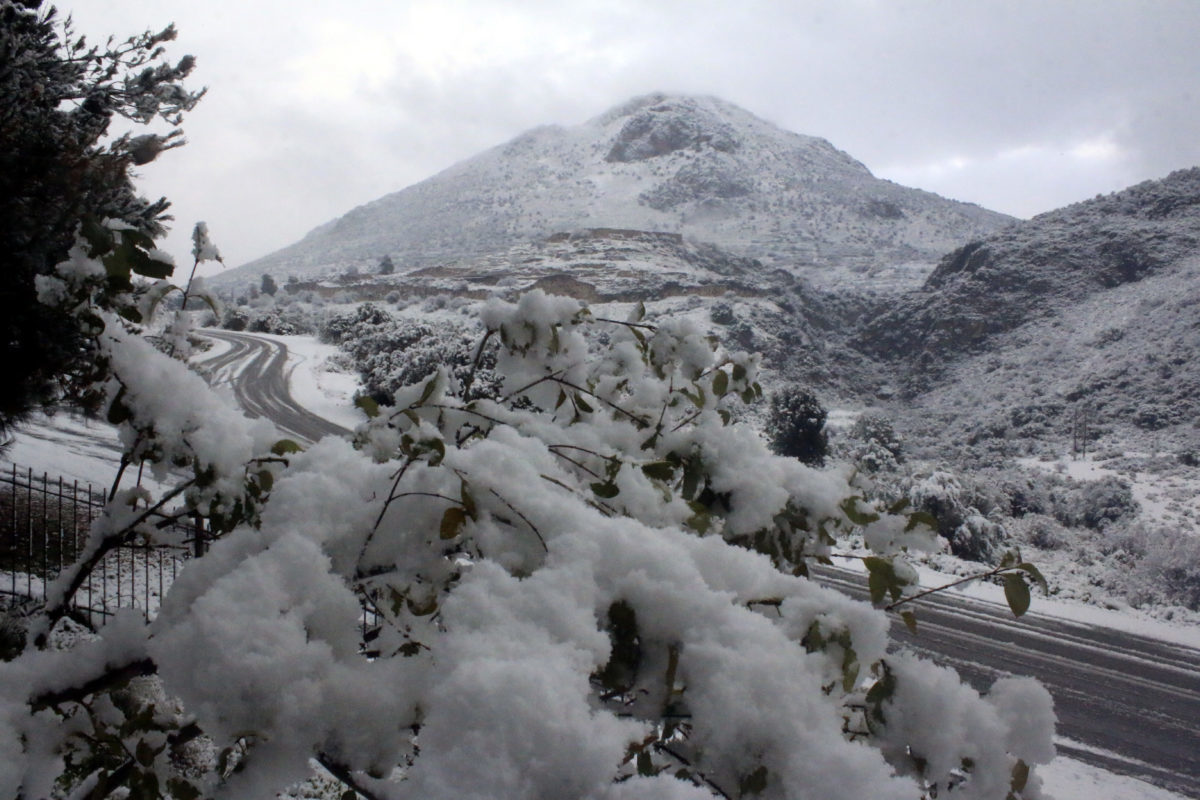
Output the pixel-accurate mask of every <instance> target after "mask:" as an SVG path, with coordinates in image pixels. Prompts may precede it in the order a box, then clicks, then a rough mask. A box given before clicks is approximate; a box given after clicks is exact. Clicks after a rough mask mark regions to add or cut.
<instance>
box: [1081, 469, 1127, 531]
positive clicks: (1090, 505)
mask: <svg viewBox="0 0 1200 800" xmlns="http://www.w3.org/2000/svg"><path fill="white" fill-rule="evenodd" d="M1138 508H1139V505H1138V502H1137V500H1135V499H1134V497H1133V489H1132V488H1130V486H1129V483H1128V482H1127V481H1124V480H1122V479H1121V478H1118V477H1116V476H1115V475H1110V476H1107V477H1104V478H1101V479H1100V480H1096V481H1091V482H1089V483H1087V484H1085V485H1084V486H1083V487H1082V488H1081V489H1080V490H1079V491H1078V492H1077V493H1076V495H1075V498H1074V509H1073V513H1072V514H1071V516H1072V518H1073V519H1074V520H1076V521H1077V522H1076V524H1080V525H1084V526H1085V527H1088V528H1101V527H1104V526H1105V525H1108V524H1109V523H1111V522H1114V521H1116V520H1119V519H1122V518H1124V517H1129V516H1132V515H1134V514H1136V513H1137V510H1138Z"/></svg>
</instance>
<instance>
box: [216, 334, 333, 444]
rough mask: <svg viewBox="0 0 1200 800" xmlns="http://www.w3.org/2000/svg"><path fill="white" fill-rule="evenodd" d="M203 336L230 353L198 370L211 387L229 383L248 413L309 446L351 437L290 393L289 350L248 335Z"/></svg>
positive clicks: (279, 344)
mask: <svg viewBox="0 0 1200 800" xmlns="http://www.w3.org/2000/svg"><path fill="white" fill-rule="evenodd" d="M203 335H204V336H207V337H209V338H212V339H216V340H218V341H222V342H226V343H228V344H229V350H227V351H226V352H224V353H222V354H220V355H218V356H215V357H213V358H210V359H207V360H205V361H203V362H201V363H200V364H199V365H198V367H199V369H200V370H201V372H203V373H204V374H205V375H206V376H207V377H208V379H209V382H210V383H213V384H217V383H228V384H229V385H230V386H231V387H232V388H233V393H234V396H235V397H237V400H238V403H239V404H241V406H242V408H243V409H244V410H245V411H246V413H248V414H250V415H251V416H254V417H266V418H267V419H270V420H271V421H272V422H274V423H275V425H276V426H277V427H279V429H280V430H282V431H285V432H287V433H289V434H291V435H293V436H296V437H298V438H300V439H304V440H305V441H308V442H315V441H317V440H318V439H320V438H321V437H322V436H330V435H333V436H342V435H346V434H348V433H350V431H349V430H347V429H346V428H343V427H342V426H340V425H335V424H334V423H332V422H330V421H329V420H327V419H324V418H323V417H319V416H317V415H316V414H314V413H312V412H311V411H309V410H308V409H306V408H304V407H303V406H301V405H300V404H299V403H297V402H296V401H295V400H294V399H293V398H292V395H291V392H290V391H289V389H288V370H287V361H288V350H287V347H286V346H285V345H284V344H283V343H281V342H277V341H274V340H272V339H266V338H263V337H258V336H254V335H252V334H248V333H233V332H230V331H215V330H211V329H206V330H204V331H203Z"/></svg>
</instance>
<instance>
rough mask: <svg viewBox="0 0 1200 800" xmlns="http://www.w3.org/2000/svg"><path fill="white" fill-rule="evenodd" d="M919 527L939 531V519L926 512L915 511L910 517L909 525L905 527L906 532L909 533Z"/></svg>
mask: <svg viewBox="0 0 1200 800" xmlns="http://www.w3.org/2000/svg"><path fill="white" fill-rule="evenodd" d="M918 525H924V526H925V527H927V528H929V529H930V530H934V531H936V530H937V529H938V521H937V517H935V516H933V515H932V514H927V513H925V512H924V511H914V512H912V513H911V514H909V515H908V523H907V524H906V525H905V526H904V532H905V533H908V532H909V531H911V530H913V529H914V528H916V527H917V526H918Z"/></svg>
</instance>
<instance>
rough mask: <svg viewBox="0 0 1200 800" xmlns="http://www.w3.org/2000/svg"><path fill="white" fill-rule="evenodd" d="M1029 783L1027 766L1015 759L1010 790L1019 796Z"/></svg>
mask: <svg viewBox="0 0 1200 800" xmlns="http://www.w3.org/2000/svg"><path fill="white" fill-rule="evenodd" d="M1028 783H1029V765H1028V764H1026V763H1025V762H1024V761H1022V760H1021V759H1017V763H1016V764H1013V769H1012V790H1013V793H1014V794H1018V795H1019V794H1020V793H1021V792H1023V791H1025V786H1026V785H1027V784H1028Z"/></svg>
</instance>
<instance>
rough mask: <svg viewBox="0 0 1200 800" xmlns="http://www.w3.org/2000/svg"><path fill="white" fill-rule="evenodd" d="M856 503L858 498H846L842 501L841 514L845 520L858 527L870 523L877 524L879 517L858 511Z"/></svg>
mask: <svg viewBox="0 0 1200 800" xmlns="http://www.w3.org/2000/svg"><path fill="white" fill-rule="evenodd" d="M858 501H859V498H857V497H847V498H846V499H845V500H843V501H842V504H841V509H842V513H843V514H845V515H846V519H848V520H850V521H851V522H853V523H854V524H855V525H859V526H865V525H870V524H871V523H872V522H877V521H878V520H879V515H878V514H873V513H870V512H863V511H859V510H858Z"/></svg>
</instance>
